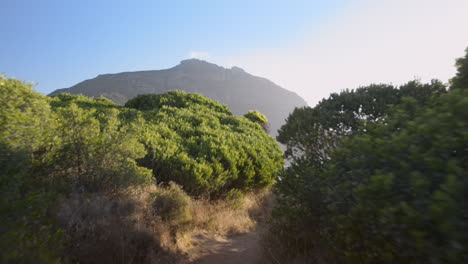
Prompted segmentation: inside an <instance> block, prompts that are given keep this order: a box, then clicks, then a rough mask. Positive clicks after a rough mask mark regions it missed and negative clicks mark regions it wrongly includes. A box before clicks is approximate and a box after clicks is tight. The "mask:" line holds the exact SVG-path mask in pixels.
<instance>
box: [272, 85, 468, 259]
mask: <svg viewBox="0 0 468 264" xmlns="http://www.w3.org/2000/svg"><path fill="white" fill-rule="evenodd" d="M379 89H381V91H379ZM445 93H446V92H445V89H444V87H443V85H441V84H440V82H435V81H433V82H432V83H431V84H425V85H423V84H420V83H418V82H410V83H408V84H406V85H403V86H401V87H399V89H395V88H393V87H389V86H380V87H377V86H371V87H369V88H365V89H363V88H360V89H358V90H356V92H353V91H351V92H348V91H345V92H343V93H341V94H340V95H332V96H331V97H330V98H329V99H327V100H324V101H322V102H320V103H319V104H318V105H317V106H316V107H314V108H303V109H297V110H296V111H295V112H294V113H293V114H292V115H291V116H290V117H289V119H288V123H287V124H286V125H285V126H284V127H283V128H282V129H281V131H280V134H279V136H278V140H279V141H280V142H282V143H285V144H286V145H287V147H288V150H287V152H286V155H287V157H289V158H290V159H291V160H292V164H291V166H290V167H289V168H287V169H286V170H285V172H284V173H283V175H282V176H281V181H279V182H278V184H277V191H278V192H279V193H280V201H279V206H278V207H277V208H276V210H275V221H274V223H273V225H272V230H273V231H272V232H279V231H278V230H280V231H281V230H283V231H284V230H288V232H290V233H293V234H290V235H284V234H283V235H282V239H283V240H285V241H287V242H285V243H286V244H287V245H289V247H290V248H289V253H291V252H295V254H296V255H301V254H302V255H308V254H310V252H313V251H314V250H316V249H317V248H325V249H324V250H322V252H333V254H331V255H332V256H333V258H334V259H333V261H334V262H337V263H464V262H466V261H467V259H468V250H467V248H466V246H465V245H467V241H466V237H468V236H467V234H468V226H467V225H466V212H467V211H468V210H467V207H466V203H464V202H463V201H465V200H466V198H467V197H466V193H467V189H468V184H467V183H468V181H467V179H466V171H467V167H466V166H467V164H466V146H467V145H468V142H467V141H466V140H467V138H468V137H467V131H468V126H467V125H468V124H467V122H466V120H468V116H467V115H466V111H464V110H463V109H467V107H468V105H467V102H468V101H467V98H468V96H467V95H468V94H467V93H466V92H463V91H455V90H452V91H451V92H450V93H448V94H445ZM375 102H377V104H375ZM274 230H276V231H274ZM295 245H297V246H295ZM293 255H294V254H293ZM326 255H328V254H326ZM329 256H330V255H328V256H326V257H323V258H322V261H323V260H324V259H327V261H328V262H329V261H330V260H329ZM319 262H320V260H319Z"/></svg>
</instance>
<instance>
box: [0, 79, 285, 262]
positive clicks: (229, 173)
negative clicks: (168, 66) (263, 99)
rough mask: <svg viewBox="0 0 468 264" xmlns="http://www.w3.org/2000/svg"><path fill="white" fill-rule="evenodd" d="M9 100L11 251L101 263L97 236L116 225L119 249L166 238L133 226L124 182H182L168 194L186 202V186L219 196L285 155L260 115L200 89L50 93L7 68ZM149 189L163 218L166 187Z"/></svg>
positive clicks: (1, 195)
mask: <svg viewBox="0 0 468 264" xmlns="http://www.w3.org/2000/svg"><path fill="white" fill-rule="evenodd" d="M0 102H1V103H2V105H1V107H0V167H1V171H0V202H1V204H0V222H1V223H2V226H1V227H0V248H1V256H0V262H2V263H3V262H6V263H10V262H18V263H53V262H57V263H58V262H63V261H66V260H67V259H68V260H70V261H71V262H80V263H94V262H96V261H98V260H97V259H94V260H91V259H89V258H90V257H89V256H91V255H93V253H92V252H96V254H95V256H96V255H99V254H102V251H100V250H101V249H100V248H97V249H96V248H92V246H93V245H96V247H99V246H102V247H103V248H106V247H111V246H112V245H113V244H112V243H113V242H116V241H115V240H113V238H112V236H117V237H118V236H119V235H118V234H119V232H120V233H121V232H127V233H128V236H126V238H125V239H126V240H125V239H124V238H121V242H118V243H117V242H116V243H115V245H114V246H115V248H114V249H113V250H116V249H118V248H119V247H120V245H119V243H120V244H125V243H128V245H127V244H125V245H127V246H126V247H128V248H127V250H128V251H129V252H130V251H131V250H132V249H131V248H132V247H133V248H134V250H137V249H138V248H140V246H141V245H140V244H138V243H139V242H138V243H137V242H135V241H136V240H141V241H146V242H144V243H146V244H145V245H144V248H157V247H156V246H151V245H152V244H151V243H154V242H151V241H152V239H150V238H147V236H142V235H140V236H139V237H138V234H139V233H141V231H139V232H137V231H134V232H133V231H131V230H132V228H134V227H135V224H134V221H133V220H131V216H132V215H134V213H132V212H134V211H135V210H136V209H132V208H135V205H126V204H125V202H123V200H124V198H123V197H124V196H125V194H124V193H129V190H132V188H135V187H144V186H150V185H151V184H154V183H155V182H157V183H164V184H167V185H170V186H171V187H169V188H170V189H171V190H177V192H175V193H176V194H177V195H178V196H176V197H173V196H170V195H169V196H167V197H168V198H164V199H165V200H164V201H169V205H171V206H170V208H169V209H170V210H178V207H181V208H182V206H178V204H184V203H177V202H178V200H177V199H179V198H178V197H188V196H186V194H185V192H187V193H189V194H191V195H194V196H197V197H201V196H204V197H209V198H211V199H214V198H223V197H224V196H225V195H224V196H223V194H225V193H238V192H239V193H243V192H246V191H252V190H259V189H263V188H266V187H269V186H271V185H272V184H273V183H274V182H275V180H276V178H277V176H278V175H279V172H280V170H281V169H282V166H283V160H282V154H281V150H280V149H279V146H278V144H277V143H276V142H275V141H274V139H272V138H271V137H270V136H268V135H267V134H266V133H265V131H264V130H263V129H262V126H261V125H260V124H258V123H256V122H253V121H250V120H249V119H247V118H244V117H237V116H233V115H232V114H231V112H230V110H229V109H228V108H227V107H226V106H224V105H220V104H219V103H217V102H214V101H211V100H208V99H207V98H205V97H203V96H201V95H197V94H187V93H184V92H169V93H167V94H164V95H142V96H138V97H137V98H135V99H133V100H131V101H129V102H128V103H127V107H122V106H118V105H115V104H114V103H113V102H112V101H110V100H108V99H105V98H98V99H91V98H87V97H84V96H75V95H69V94H60V95H57V96H54V97H45V96H43V95H40V94H38V93H36V92H34V91H33V90H32V89H31V86H30V85H27V84H25V83H23V82H21V81H18V80H15V79H8V78H6V77H4V76H2V77H1V79H0ZM170 182H175V183H177V184H179V185H180V186H182V187H177V188H176V187H174V186H175V185H174V184H173V183H171V184H169V183H170ZM174 188H176V189H174ZM231 190H232V192H230V191H231ZM184 195H185V196H184ZM119 197H120V198H119ZM151 197H155V198H154V199H156V200H155V202H157V203H156V205H155V207H154V208H155V209H152V210H155V211H156V213H157V217H160V218H162V219H163V220H164V221H166V219H165V218H164V217H163V215H165V214H169V213H167V212H166V211H167V210H169V209H167V206H161V205H158V203H159V204H163V205H164V203H162V202H160V201H162V198H157V197H164V196H157V195H156V194H153V195H152V196H151ZM171 199H172V200H171ZM183 199H190V198H183ZM145 201H146V200H145ZM171 201H175V202H176V203H175V204H174V203H173V202H171ZM182 201H184V200H182ZM166 203H167V202H166ZM129 206H130V207H129ZM184 206H185V205H184ZM83 208H85V209H84V210H85V211H86V210H87V211H86V212H84V211H83ZM184 208H185V207H184ZM187 208H188V207H187ZM76 210H81V213H80V214H79V215H78V216H77V215H75V214H74V213H73V211H76ZM115 210H117V211H115ZM184 210H185V209H184ZM187 210H188V209H187ZM93 219H94V220H93ZM99 219H100V220H99ZM167 221H169V220H167ZM103 223H105V224H103ZM141 225H142V224H141V223H140V226H141ZM116 226H120V227H116ZM113 227H115V228H119V229H118V230H119V231H118V232H114V231H115V230H113V229H112V228H113ZM120 228H124V229H126V230H122V229H120ZM105 229H109V230H107V231H104V230H105ZM153 229H154V227H153ZM97 230H100V231H97ZM122 239H123V240H122ZM148 239H149V240H148ZM124 240H125V241H127V242H125V243H124V242H122V241H124ZM103 241H107V242H105V243H104V242H103ZM142 243H143V242H142ZM102 250H104V249H102ZM99 252H101V253H99ZM135 252H136V251H135ZM108 257H111V256H108ZM130 257H132V258H133V257H136V256H130ZM130 260H131V259H127V258H126V257H121V258H120V261H124V262H126V261H130ZM114 261H115V260H114ZM132 261H133V260H132Z"/></svg>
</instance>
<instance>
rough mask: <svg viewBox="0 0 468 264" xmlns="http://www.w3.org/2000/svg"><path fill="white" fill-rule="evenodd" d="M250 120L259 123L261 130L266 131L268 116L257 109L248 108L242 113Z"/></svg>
mask: <svg viewBox="0 0 468 264" xmlns="http://www.w3.org/2000/svg"><path fill="white" fill-rule="evenodd" d="M244 117H245V118H247V119H249V120H250V121H252V122H254V123H257V124H259V125H260V126H261V127H262V128H263V130H265V131H267V125H268V118H267V117H266V116H265V115H263V114H262V113H260V112H258V111H253V110H250V111H248V112H247V114H245V115H244Z"/></svg>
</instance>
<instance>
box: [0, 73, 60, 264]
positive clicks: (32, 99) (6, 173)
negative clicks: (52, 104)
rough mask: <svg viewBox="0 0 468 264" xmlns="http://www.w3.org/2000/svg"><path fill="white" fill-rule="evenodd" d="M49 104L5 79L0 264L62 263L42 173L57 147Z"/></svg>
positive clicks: (0, 112)
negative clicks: (40, 169) (39, 169)
mask: <svg viewBox="0 0 468 264" xmlns="http://www.w3.org/2000/svg"><path fill="white" fill-rule="evenodd" d="M50 127H53V122H52V118H51V115H50V108H49V106H48V100H47V98H46V97H45V96H42V95H40V94H37V93H35V92H34V91H32V89H31V85H28V84H25V83H23V82H21V81H18V80H15V79H7V78H6V77H5V76H0V168H1V169H0V222H1V223H2V224H1V226H0V252H1V255H0V262H2V263H15V262H16V263H56V262H58V256H57V254H58V253H59V252H60V237H61V234H60V230H58V229H57V228H55V227H54V226H53V223H52V221H50V220H49V219H48V218H47V217H46V209H47V206H48V205H49V203H50V202H51V201H52V199H53V198H54V197H55V196H54V194H53V193H48V192H45V191H44V184H43V181H42V180H41V177H38V176H39V175H37V173H36V168H37V166H38V164H40V163H41V162H42V160H43V159H44V156H45V153H44V152H46V150H47V149H49V146H50V143H51V133H50V130H49V128H50Z"/></svg>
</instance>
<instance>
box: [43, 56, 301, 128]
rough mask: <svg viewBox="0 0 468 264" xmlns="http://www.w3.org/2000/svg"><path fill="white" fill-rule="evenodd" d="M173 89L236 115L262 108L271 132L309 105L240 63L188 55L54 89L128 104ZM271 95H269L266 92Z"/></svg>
mask: <svg viewBox="0 0 468 264" xmlns="http://www.w3.org/2000/svg"><path fill="white" fill-rule="evenodd" d="M171 90H181V91H186V92H189V93H199V94H202V95H205V96H206V97H208V98H210V99H212V100H216V101H219V102H220V103H222V104H226V105H229V107H230V108H231V110H232V112H233V113H234V114H236V115H244V114H245V113H247V111H249V110H259V111H260V112H262V113H263V114H265V115H266V116H267V117H268V119H269V120H270V129H271V134H272V135H276V131H277V130H278V129H279V128H280V127H281V125H282V124H284V120H285V119H286V118H287V117H288V115H289V113H291V112H292V111H293V110H294V107H300V106H304V105H307V104H306V102H305V101H304V100H303V99H302V98H301V97H299V96H298V95H297V94H295V93H293V92H290V91H288V90H285V89H283V88H281V87H280V86H278V85H276V84H274V83H273V82H271V81H268V80H266V79H264V78H260V77H256V76H253V75H251V74H248V73H247V72H245V71H244V70H243V69H241V68H239V67H235V66H234V67H230V68H224V67H221V66H218V65H216V64H214V63H210V62H207V61H204V60H200V59H187V60H183V61H181V62H180V64H178V65H177V66H175V67H172V68H169V69H164V70H151V71H136V72H122V73H117V74H105V75H100V76H98V77H97V78H94V79H90V80H86V81H83V82H81V83H78V84H76V85H75V86H72V87H70V88H67V89H60V90H57V91H54V92H52V93H51V95H54V94H58V93H64V92H67V93H71V94H83V95H86V96H91V97H101V96H104V97H107V98H109V99H111V100H113V101H114V102H116V103H119V104H124V103H125V102H126V101H127V100H128V99H130V98H133V97H135V96H137V95H139V94H148V93H152V94H160V93H165V92H167V91H171ZM265 95H267V96H265Z"/></svg>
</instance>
